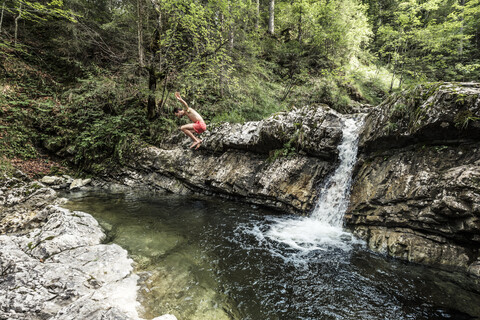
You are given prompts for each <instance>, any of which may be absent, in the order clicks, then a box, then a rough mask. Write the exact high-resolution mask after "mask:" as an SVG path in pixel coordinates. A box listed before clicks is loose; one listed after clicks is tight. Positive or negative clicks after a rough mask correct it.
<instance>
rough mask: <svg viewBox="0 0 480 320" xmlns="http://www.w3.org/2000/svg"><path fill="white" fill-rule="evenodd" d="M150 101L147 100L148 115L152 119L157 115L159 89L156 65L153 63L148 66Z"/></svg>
mask: <svg viewBox="0 0 480 320" xmlns="http://www.w3.org/2000/svg"><path fill="white" fill-rule="evenodd" d="M148 90H149V94H148V101H147V116H148V119H150V120H152V119H154V118H155V117H156V116H157V103H156V101H155V91H156V90H157V75H156V74H155V67H154V64H153V62H152V65H151V66H150V67H149V68H148Z"/></svg>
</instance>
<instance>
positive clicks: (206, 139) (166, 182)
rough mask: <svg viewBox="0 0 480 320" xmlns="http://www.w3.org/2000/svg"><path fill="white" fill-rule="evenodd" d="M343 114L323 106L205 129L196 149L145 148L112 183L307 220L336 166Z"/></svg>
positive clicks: (181, 139)
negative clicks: (211, 196)
mask: <svg viewBox="0 0 480 320" xmlns="http://www.w3.org/2000/svg"><path fill="white" fill-rule="evenodd" d="M341 129H342V116H341V115H340V114H338V113H337V112H335V111H334V110H332V109H330V108H328V107H327V106H318V107H305V108H302V109H294V110H293V111H291V112H289V113H279V114H277V115H274V116H272V117H270V118H268V119H266V120H262V121H256V122H247V123H245V124H243V125H241V124H229V123H225V124H222V125H219V126H217V127H209V130H208V131H207V132H205V133H204V134H203V135H202V139H203V143H202V146H201V148H200V149H199V150H191V149H188V146H189V145H190V144H191V141H190V140H189V138H187V137H185V135H184V134H183V133H178V134H174V135H172V136H171V137H170V138H169V139H168V140H167V141H166V142H165V143H164V144H163V145H162V146H161V147H160V148H159V147H153V146H150V147H143V148H141V149H140V150H138V151H137V152H135V153H134V154H132V157H131V160H130V161H129V165H128V166H127V167H126V168H124V169H123V171H122V172H120V173H119V174H118V175H117V176H116V177H115V179H116V180H120V181H122V182H123V183H124V184H126V185H129V186H145V185H148V186H149V187H150V188H153V189H158V190H167V191H171V192H175V193H180V194H186V193H191V192H199V193H204V194H215V195H219V196H222V197H227V198H232V199H239V200H242V201H245V202H249V203H254V204H261V205H264V206H268V207H271V208H276V209H280V210H283V211H286V212H291V213H297V214H306V213H308V211H309V210H310V209H311V208H312V206H313V204H314V200H315V198H316V197H317V188H318V186H319V185H320V184H321V183H322V182H323V180H324V179H325V178H326V176H327V175H328V174H329V173H331V172H332V171H333V169H334V168H335V165H336V162H337V158H338V150H337V145H338V143H339V142H340V141H341V139H342V130H341Z"/></svg>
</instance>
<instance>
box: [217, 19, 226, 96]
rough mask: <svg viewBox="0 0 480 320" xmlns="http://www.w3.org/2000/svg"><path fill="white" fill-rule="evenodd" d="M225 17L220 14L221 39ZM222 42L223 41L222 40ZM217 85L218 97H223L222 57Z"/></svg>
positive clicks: (223, 71) (223, 68) (223, 65)
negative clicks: (218, 89) (218, 88)
mask: <svg viewBox="0 0 480 320" xmlns="http://www.w3.org/2000/svg"><path fill="white" fill-rule="evenodd" d="M224 25H225V16H224V15H223V13H222V14H220V26H221V27H220V28H221V31H222V32H221V35H222V38H223V34H224V30H225V27H224ZM222 41H223V39H222ZM218 82H219V83H218V85H219V87H220V96H221V97H223V96H224V88H225V62H224V59H223V57H222V59H221V60H220V75H219V77H218Z"/></svg>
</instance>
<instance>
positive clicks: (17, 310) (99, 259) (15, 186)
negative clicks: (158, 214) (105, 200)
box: [0, 178, 173, 320]
mask: <svg viewBox="0 0 480 320" xmlns="http://www.w3.org/2000/svg"><path fill="white" fill-rule="evenodd" d="M61 202H62V200H61V199H59V198H57V197H56V194H55V191H54V190H52V189H51V188H48V187H46V186H45V185H43V184H42V183H41V182H37V181H30V182H28V181H24V180H22V179H16V178H1V179H0V247H1V248H2V250H1V251H0V319H58V320H60V319H139V317H138V314H137V310H136V308H137V307H138V302H137V301H136V296H137V278H138V276H136V275H135V274H133V273H132V271H133V266H132V264H133V261H132V260H131V259H130V258H129V257H128V256H127V252H126V250H124V249H122V248H121V247H119V246H118V245H115V244H109V245H106V244H102V243H101V242H102V241H103V240H104V238H105V234H104V233H103V231H102V229H101V228H100V226H99V225H98V223H97V221H96V220H95V219H94V218H93V217H92V216H90V215H89V214H86V213H83V212H78V211H75V212H72V211H69V210H67V209H63V208H61V207H59V206H58V204H59V203H61ZM158 319H173V318H171V317H170V318H168V317H167V316H165V317H163V318H162V317H159V318H157V320H158Z"/></svg>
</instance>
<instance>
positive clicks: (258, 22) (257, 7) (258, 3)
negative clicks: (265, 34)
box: [255, 0, 260, 30]
mask: <svg viewBox="0 0 480 320" xmlns="http://www.w3.org/2000/svg"><path fill="white" fill-rule="evenodd" d="M259 28H260V0H257V6H256V12H255V30H258V29H259Z"/></svg>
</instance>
